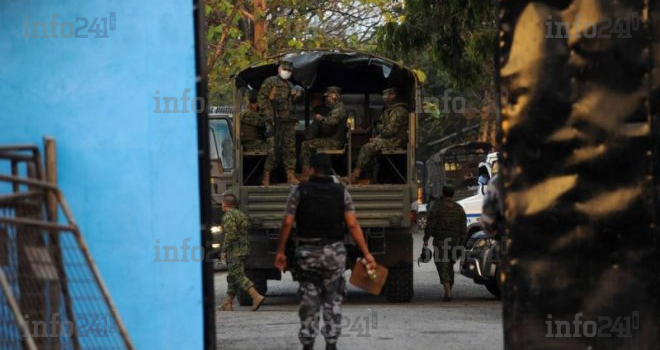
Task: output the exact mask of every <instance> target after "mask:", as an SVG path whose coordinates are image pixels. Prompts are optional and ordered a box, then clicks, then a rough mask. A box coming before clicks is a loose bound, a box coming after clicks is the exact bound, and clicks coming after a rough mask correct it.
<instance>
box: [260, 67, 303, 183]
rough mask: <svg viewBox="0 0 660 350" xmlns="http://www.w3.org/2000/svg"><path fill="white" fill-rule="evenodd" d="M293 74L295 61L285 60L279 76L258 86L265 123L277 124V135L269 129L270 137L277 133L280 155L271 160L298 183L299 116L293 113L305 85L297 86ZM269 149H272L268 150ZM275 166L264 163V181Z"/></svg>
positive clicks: (267, 179)
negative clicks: (297, 127) (296, 172)
mask: <svg viewBox="0 0 660 350" xmlns="http://www.w3.org/2000/svg"><path fill="white" fill-rule="evenodd" d="M292 74H293V63H291V62H289V61H282V62H280V65H279V67H278V69H277V76H272V77H270V78H267V79H266V80H264V82H263V83H262V84H261V88H260V89H259V96H258V102H259V111H260V112H261V113H262V114H263V115H264V117H265V118H266V123H267V124H269V125H270V126H271V128H270V130H272V129H273V127H274V126H275V125H277V128H274V129H276V130H275V133H274V135H272V134H273V133H272V132H269V131H267V135H266V136H267V137H274V142H273V144H274V147H275V148H277V149H275V150H274V152H273V153H274V154H277V155H278V157H276V158H277V159H275V160H274V161H273V162H270V163H271V164H273V165H274V167H276V166H277V164H279V162H280V161H281V162H282V164H284V166H285V168H286V173H287V182H288V183H290V184H297V183H298V182H299V181H298V179H297V178H296V176H295V169H296V124H297V123H298V118H297V117H296V116H295V115H294V108H293V102H294V100H296V99H298V98H299V97H300V96H301V95H302V88H300V87H297V86H294V85H293V84H292V83H291V82H290V81H289V79H290V78H291V75H292ZM269 153H270V152H269ZM267 163H268V162H267ZM271 171H272V167H265V166H264V174H263V178H262V182H261V184H262V185H263V186H268V185H269V184H270V172H271Z"/></svg>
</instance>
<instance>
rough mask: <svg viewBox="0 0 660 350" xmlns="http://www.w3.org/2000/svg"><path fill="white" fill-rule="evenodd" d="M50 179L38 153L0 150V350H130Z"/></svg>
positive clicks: (49, 165) (24, 149) (24, 148)
mask: <svg viewBox="0 0 660 350" xmlns="http://www.w3.org/2000/svg"><path fill="white" fill-rule="evenodd" d="M53 146H54V145H53ZM47 154H48V151H47ZM46 158H48V157H46ZM6 169H9V171H8V172H7V173H3V171H4V170H6ZM46 169H47V170H49V171H50V172H52V170H51V169H54V160H52V159H51V160H50V161H49V160H48V159H47V161H46ZM47 178H48V171H46V172H45V171H44V166H43V164H42V159H41V156H40V153H39V149H38V148H37V147H36V146H29V145H28V146H8V147H0V349H3V350H5V349H6V350H12V349H17V350H18V349H29V350H34V349H39V350H42V349H44V350H46V349H47V350H51V349H52V350H60V349H73V350H79V349H90V350H91V349H99V350H101V349H104V350H105V349H134V347H133V345H132V344H131V341H130V339H129V337H128V333H127V332H126V329H125V327H124V325H123V323H122V322H121V319H120V317H119V315H118V313H117V311H116V308H115V307H114V305H113V302H112V300H111V299H110V296H109V294H108V291H107V288H106V287H105V285H104V283H103V281H102V279H101V277H100V274H99V271H98V270H97V268H96V266H95V264H94V262H93V260H92V258H91V255H90V253H89V250H88V249H87V246H86V244H85V241H84V239H83V237H82V235H81V233H80V230H79V229H78V226H77V225H76V223H75V221H74V219H73V216H72V214H71V211H70V209H69V207H68V205H67V203H66V201H65V199H64V197H63V196H62V193H61V192H60V191H59V189H58V188H57V186H56V185H54V184H53V182H52V181H47ZM60 215H62V216H63V220H58V217H60Z"/></svg>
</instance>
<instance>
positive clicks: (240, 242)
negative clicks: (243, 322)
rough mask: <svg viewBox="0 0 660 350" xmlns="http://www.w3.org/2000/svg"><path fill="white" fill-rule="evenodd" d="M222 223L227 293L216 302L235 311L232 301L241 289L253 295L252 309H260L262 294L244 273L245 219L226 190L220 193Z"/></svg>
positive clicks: (246, 220) (227, 309)
mask: <svg viewBox="0 0 660 350" xmlns="http://www.w3.org/2000/svg"><path fill="white" fill-rule="evenodd" d="M222 211H224V212H225V214H224V216H223V217H222V227H223V229H224V232H225V240H224V242H223V244H222V248H221V259H223V260H224V259H226V260H227V271H228V272H227V297H226V298H225V300H224V301H223V302H222V303H221V304H220V305H219V306H218V310H221V311H234V309H233V307H232V303H233V301H234V296H235V295H236V293H237V292H238V291H239V288H240V289H243V290H244V291H246V292H248V293H249V294H250V297H252V311H256V310H257V309H259V307H260V306H261V304H263V302H264V297H263V296H262V295H261V294H259V292H258V291H257V290H256V288H254V284H253V283H252V281H250V280H249V279H248V278H247V276H245V258H246V257H247V256H248V254H249V253H250V242H249V241H248V226H249V224H248V219H247V216H245V214H243V213H242V212H241V211H240V210H238V209H236V196H234V195H233V194H226V195H224V196H223V197H222Z"/></svg>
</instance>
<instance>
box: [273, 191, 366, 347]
mask: <svg viewBox="0 0 660 350" xmlns="http://www.w3.org/2000/svg"><path fill="white" fill-rule="evenodd" d="M330 181H332V180H330ZM299 189H300V187H296V188H294V189H293V190H292V191H291V193H290V194H289V198H288V200H287V204H286V210H285V214H287V215H294V216H295V215H296V212H297V207H298V203H299V200H300V190H299ZM343 190H344V198H343V203H344V208H343V210H344V212H348V211H355V205H354V204H353V199H352V198H351V195H350V194H349V193H348V191H347V190H346V189H345V188H344V189H343ZM301 240H302V239H299V240H298V244H297V247H296V253H295V257H296V261H297V265H298V268H299V271H298V275H299V278H298V280H299V283H300V285H299V287H298V293H299V294H300V296H301V299H300V307H299V308H298V315H299V316H300V325H301V327H300V332H299V333H298V337H299V339H300V342H301V343H302V344H313V343H314V339H315V338H316V336H317V335H318V333H319V321H320V320H319V311H320V310H321V308H323V312H322V314H323V321H324V323H325V327H324V329H323V330H322V331H321V334H322V335H323V336H324V337H325V340H326V342H327V343H336V342H337V339H338V338H339V335H340V334H341V303H342V301H343V300H344V297H345V296H346V281H345V280H344V270H345V268H346V247H345V246H344V242H341V241H340V242H335V243H332V244H327V245H319V244H314V245H312V244H305V243H304V242H302V241H301Z"/></svg>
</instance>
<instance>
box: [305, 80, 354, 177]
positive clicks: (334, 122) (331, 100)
mask: <svg viewBox="0 0 660 350" xmlns="http://www.w3.org/2000/svg"><path fill="white" fill-rule="evenodd" d="M340 98H341V88H340V87H338V86H330V87H328V88H327V89H326V93H325V99H326V100H325V105H326V107H329V108H330V111H329V112H328V113H327V114H326V115H321V114H320V113H316V114H315V115H314V119H315V120H316V122H317V123H319V126H320V135H319V137H318V138H313V139H311V140H307V141H304V142H303V143H302V145H301V147H300V159H301V160H302V162H301V163H302V173H303V180H307V178H308V177H309V157H310V156H311V155H312V151H316V150H318V149H319V148H343V147H344V143H345V142H346V140H345V139H346V128H345V126H346V121H347V120H348V114H347V113H346V108H345V107H344V103H343V102H341V100H340Z"/></svg>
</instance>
